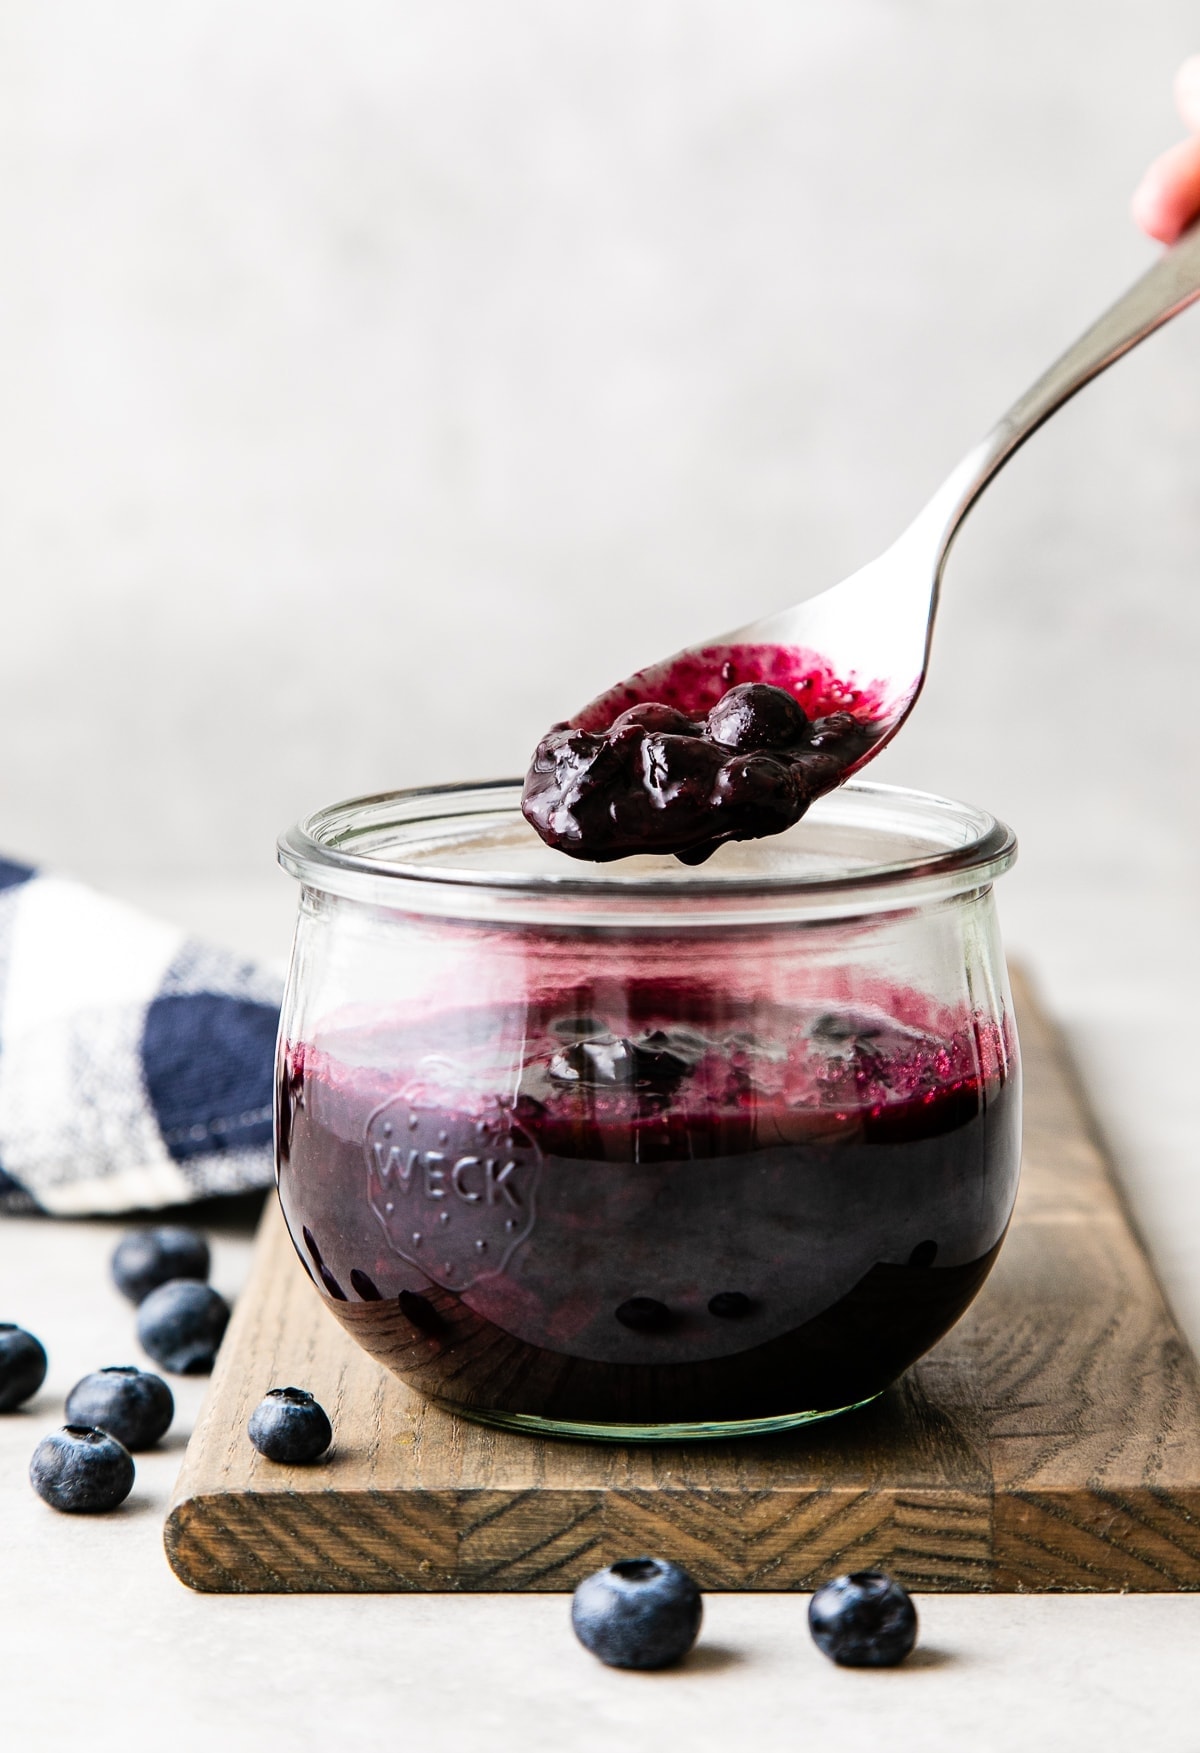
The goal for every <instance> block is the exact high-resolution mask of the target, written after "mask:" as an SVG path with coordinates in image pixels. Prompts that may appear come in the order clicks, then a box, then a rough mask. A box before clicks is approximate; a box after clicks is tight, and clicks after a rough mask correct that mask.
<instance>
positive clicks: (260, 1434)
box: [248, 1388, 333, 1466]
mask: <svg viewBox="0 0 1200 1753" xmlns="http://www.w3.org/2000/svg"><path fill="white" fill-rule="evenodd" d="M248 1429H249V1432H250V1441H251V1442H252V1443H253V1444H254V1446H255V1448H256V1449H257V1450H258V1452H259V1454H260V1455H265V1456H266V1457H267V1460H268V1461H280V1462H282V1463H284V1464H285V1465H293V1466H294V1465H296V1464H298V1463H303V1462H306V1461H315V1460H317V1459H318V1458H319V1456H321V1455H323V1454H324V1453H325V1451H326V1449H327V1448H328V1447H329V1445H330V1443H331V1442H332V1441H333V1426H332V1425H331V1424H330V1422H329V1418H328V1416H327V1415H326V1412H325V1408H324V1407H323V1406H321V1405H319V1404H318V1402H317V1401H316V1400H314V1399H313V1397H312V1395H311V1394H310V1393H308V1392H307V1390H306V1389H304V1388H272V1389H271V1390H270V1392H269V1393H268V1394H267V1396H266V1398H265V1399H264V1400H260V1401H259V1403H258V1405H257V1406H256V1407H255V1408H254V1411H253V1412H252V1413H251V1414H250V1423H249V1426H248Z"/></svg>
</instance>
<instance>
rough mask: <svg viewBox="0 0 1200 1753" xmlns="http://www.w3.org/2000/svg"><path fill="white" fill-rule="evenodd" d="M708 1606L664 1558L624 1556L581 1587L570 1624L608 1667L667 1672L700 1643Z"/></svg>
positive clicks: (685, 1576) (689, 1581)
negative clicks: (699, 1636)
mask: <svg viewBox="0 0 1200 1753" xmlns="http://www.w3.org/2000/svg"><path fill="white" fill-rule="evenodd" d="M703 1611H704V1608H703V1604H702V1602H701V1600H700V1590H699V1589H698V1588H697V1587H696V1585H695V1583H694V1582H693V1581H692V1579H691V1577H690V1576H689V1575H688V1573H687V1571H686V1570H681V1569H680V1568H679V1566H678V1565H677V1564H668V1563H667V1562H666V1561H665V1560H663V1559H661V1558H624V1559H622V1560H621V1561H620V1562H619V1563H618V1564H610V1565H609V1567H608V1569H607V1570H598V1571H597V1572H596V1573H595V1575H594V1576H590V1577H587V1578H586V1579H585V1580H584V1581H583V1582H581V1583H580V1585H579V1587H578V1588H577V1589H576V1591H575V1597H574V1599H573V1601H572V1602H571V1624H572V1626H573V1627H574V1630H575V1635H576V1637H577V1638H578V1639H579V1641H580V1643H581V1644H582V1645H583V1647H584V1649H587V1650H591V1652H592V1654H593V1655H594V1656H599V1658H600V1660H601V1661H602V1662H606V1663H607V1664H608V1666H609V1667H610V1668H669V1667H672V1666H673V1665H674V1664H675V1663H676V1662H681V1661H682V1660H683V1658H684V1656H686V1655H687V1653H688V1651H689V1650H690V1649H691V1647H692V1645H693V1644H694V1643H695V1641H696V1637H697V1634H698V1633H699V1630H700V1619H701V1615H702V1614H703Z"/></svg>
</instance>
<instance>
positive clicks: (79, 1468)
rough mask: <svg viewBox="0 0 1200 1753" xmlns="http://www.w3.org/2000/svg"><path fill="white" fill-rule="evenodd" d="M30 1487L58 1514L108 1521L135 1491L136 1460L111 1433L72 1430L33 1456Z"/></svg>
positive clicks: (47, 1439)
mask: <svg viewBox="0 0 1200 1753" xmlns="http://www.w3.org/2000/svg"><path fill="white" fill-rule="evenodd" d="M29 1482H30V1484H31V1485H32V1486H33V1489H34V1490H35V1491H36V1492H37V1494H38V1496H39V1497H40V1498H42V1499H43V1500H44V1501H45V1502H46V1503H48V1504H50V1505H51V1507H52V1508H53V1509H56V1510H65V1511H66V1512H67V1513H68V1514H69V1515H79V1516H94V1515H103V1513H104V1512H105V1511H106V1510H115V1509H116V1507H117V1505H118V1504H121V1503H124V1501H125V1499H126V1498H127V1497H128V1496H129V1493H130V1492H131V1491H132V1489H133V1457H132V1456H131V1455H130V1453H129V1450H128V1449H126V1448H124V1447H123V1446H122V1444H120V1443H119V1442H118V1441H117V1439H116V1437H114V1436H109V1434H108V1432H107V1431H103V1430H94V1429H93V1428H92V1427H91V1426H89V1425H86V1424H68V1425H64V1427H63V1429H62V1430H56V1431H55V1432H54V1433H53V1434H52V1435H51V1436H46V1437H43V1438H42V1440H41V1442H40V1443H39V1444H38V1446H37V1448H36V1449H35V1450H34V1451H33V1459H32V1461H30V1463H29Z"/></svg>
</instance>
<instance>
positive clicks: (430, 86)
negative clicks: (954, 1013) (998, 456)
mask: <svg viewBox="0 0 1200 1753" xmlns="http://www.w3.org/2000/svg"><path fill="white" fill-rule="evenodd" d="M1198 47H1200V17H1198V15H1197V10H1196V7H1195V6H1194V5H1191V4H1184V3H1183V0H1089V3H1088V4H1087V5H1084V4H1083V3H1082V0H1073V3H1069V0H1008V3H1007V4H1005V5H1004V6H996V5H990V4H989V5H985V4H983V3H982V0H836V4H834V3H832V0H830V3H827V4H825V5H815V4H809V5H807V6H804V5H797V4H795V3H794V0H737V4H736V5H734V4H728V3H726V4H716V3H713V0H603V4H600V3H599V0H586V3H577V0H505V3H504V4H502V5H497V4H495V0H430V3H428V4H415V3H413V0H402V3H398V0H388V3H387V4H383V3H369V0H341V3H340V4H339V5H338V6H336V7H330V6H316V5H311V4H302V3H298V0H278V3H277V0H238V3H237V4H227V3H223V0H207V3H204V4H201V3H198V0H172V4H171V5H169V6H163V5H161V4H158V3H157V0H155V3H151V0H122V4H120V5H104V4H101V5H96V4H94V3H93V0H86V3H85V0H40V3H39V4H38V5H36V6H33V5H28V4H26V5H21V4H15V3H13V0H6V3H5V4H2V5H0V236H2V237H3V239H4V248H3V251H2V252H0V581H2V582H0V591H2V592H3V598H2V600H3V617H4V618H3V624H2V625H3V631H2V635H0V749H2V750H3V761H2V763H0V850H2V851H7V852H9V853H10V854H17V855H24V856H27V857H29V858H32V859H35V860H39V861H41V860H45V861H50V862H54V863H56V864H59V865H61V866H64V867H66V868H69V869H71V870H74V871H76V872H79V873H81V874H83V875H85V876H87V877H90V878H91V879H93V880H94V881H96V882H98V883H101V884H103V885H104V886H106V887H108V888H110V889H113V890H116V891H117V892H120V893H123V894H126V895H129V896H131V897H133V898H135V899H139V900H144V901H147V902H150V903H152V904H154V905H156V906H158V907H159V908H160V910H163V911H168V912H173V913H175V914H176V916H178V917H181V918H183V919H184V921H185V922H187V923H192V924H195V925H197V926H199V927H201V928H204V929H209V930H212V931H216V932H219V933H222V934H224V935H226V936H228V937H230V938H231V939H232V940H234V941H238V942H241V943H243V944H244V945H245V947H247V948H255V949H259V950H261V951H263V952H264V953H271V954H282V953H284V952H285V950H286V942H287V932H288V919H289V913H290V905H291V897H290V895H289V894H288V892H287V888H288V885H287V884H286V882H285V881H284V879H283V878H282V877H278V876H277V875H276V874H275V873H274V872H273V869H272V843H273V838H274V835H275V833H276V831H277V830H278V829H279V828H280V827H281V826H283V825H285V824H286V823H287V822H288V821H290V820H291V819H293V818H294V817H295V816H296V815H298V814H299V813H300V812H302V811H303V810H305V809H306V808H308V807H310V806H313V805H315V804H318V803H321V802H326V801H329V800H331V799H332V798H334V797H337V796H342V795H346V794H348V793H352V792H357V791H365V790H370V789H374V788H378V787H384V786H388V785H394V784H407V783H415V782H419V781H421V780H426V779H441V778H455V777H466V776H470V775H475V774H479V773H481V772H484V773H489V774H491V773H496V772H501V771H515V770H517V769H518V768H519V767H520V766H521V765H522V764H523V761H524V758H525V756H526V754H527V752H528V749H529V747H530V745H531V743H532V741H533V740H534V738H535V736H536V734H537V733H538V732H539V730H540V729H541V728H543V727H544V725H545V724H546V723H547V722H548V721H550V720H551V719H553V718H555V717H557V716H559V715H560V714H562V713H563V712H565V711H567V710H569V709H570V708H571V707H572V706H573V705H574V704H575V703H577V702H578V701H580V700H582V699H585V698H587V697H588V696H589V695H590V694H591V693H593V692H595V691H596V690H597V689H598V688H599V687H600V686H602V685H603V684H604V683H606V682H607V681H609V680H611V679H612V678H613V677H615V676H617V675H619V674H621V673H623V672H624V671H625V670H627V669H629V668H631V667H633V666H634V665H635V664H637V663H638V662H640V661H642V660H644V659H646V658H648V657H651V656H654V655H657V654H659V653H661V652H663V651H666V650H668V649H671V648H673V647H675V646H676V645H678V644H679V643H681V642H682V641H684V640H686V639H688V638H690V637H692V636H698V635H702V634H705V633H708V632H711V631H715V630H717V629H719V628H722V627H724V626H727V625H730V624H731V623H734V622H736V621H738V620H740V619H743V618H744V617H746V616H747V615H748V614H750V613H753V612H755V611H757V610H767V609H770V608H772V607H775V606H779V605H783V604H785V603H787V602H789V601H791V600H793V599H794V598H795V597H797V596H799V595H802V594H805V593H806V592H807V591H808V590H809V589H811V588H813V587H814V586H817V585H820V584H824V583H827V582H831V581H833V580H834V579H836V578H838V577H840V576H841V575H842V574H843V573H844V572H846V571H848V570H851V569H852V568H853V567H854V566H856V565H858V564H859V563H861V562H862V561H863V560H865V559H867V558H869V557H870V556H871V555H872V554H874V553H875V552H876V551H877V550H879V549H880V548H881V547H883V546H884V545H886V543H887V542H888V541H890V540H891V538H892V537H893V535H894V534H896V533H897V532H898V530H899V529H900V527H901V526H902V525H903V523H904V522H905V521H906V520H907V518H908V517H909V516H910V515H911V514H912V513H913V512H914V511H915V509H916V508H917V507H918V505H919V504H920V502H921V501H922V499H923V497H924V495H925V494H926V493H927V492H928V491H929V490H931V489H932V487H933V486H934V485H936V483H937V482H938V480H939V479H940V478H941V475H942V474H943V473H944V472H945V470H946V469H947V468H948V467H949V466H950V465H951V464H952V463H953V462H954V461H955V460H956V458H957V456H958V455H959V453H960V452H961V451H962V450H964V449H965V448H966V446H967V445H968V444H969V443H971V442H972V441H973V440H974V439H975V438H976V437H977V436H978V435H979V434H980V432H981V431H982V430H983V428H984V427H985V426H987V425H988V424H989V423H990V421H991V420H992V419H993V418H994V417H995V416H996V415H997V414H998V413H999V412H1000V411H1001V410H1002V409H1003V407H1004V406H1006V405H1007V403H1008V402H1009V401H1010V400H1012V399H1013V398H1014V397H1015V396H1016V395H1017V393H1018V392H1019V391H1021V390H1022V389H1023V388H1024V387H1025V386H1026V384H1027V382H1028V381H1029V380H1030V379H1031V378H1032V377H1033V376H1034V375H1035V374H1036V373H1037V372H1038V371H1039V370H1040V369H1041V368H1042V366H1043V365H1044V364H1046V363H1047V362H1048V360H1049V358H1050V357H1051V356H1052V355H1053V354H1054V353H1055V352H1056V351H1057V350H1058V349H1059V347H1060V346H1061V345H1063V344H1065V343H1066V342H1067V341H1068V340H1070V339H1071V338H1072V337H1073V335H1074V334H1075V333H1076V332H1077V331H1078V330H1079V329H1080V328H1081V327H1082V326H1083V325H1084V324H1085V323H1086V322H1087V321H1089V320H1090V319H1091V318H1092V316H1094V315H1095V314H1096V313H1097V312H1098V310H1099V309H1100V307H1101V306H1102V305H1103V304H1105V303H1106V302H1107V301H1108V300H1109V299H1110V298H1111V297H1112V296H1113V295H1115V294H1116V293H1117V292H1119V291H1120V290H1121V289H1122V287H1123V286H1124V284H1125V283H1126V282H1127V281H1128V280H1129V279H1130V278H1132V276H1133V275H1134V274H1136V273H1137V272H1138V271H1139V270H1140V269H1141V268H1142V267H1143V266H1144V265H1145V264H1146V263H1148V262H1149V260H1150V259H1152V255H1153V248H1152V246H1150V245H1149V244H1147V243H1146V242H1144V241H1143V240H1141V239H1139V237H1138V236H1137V234H1136V233H1135V232H1134V230H1133V228H1132V226H1131V225H1130V223H1129V221H1128V218H1127V205H1128V198H1129V194H1130V191H1131V189H1132V187H1133V185H1134V183H1135V181H1136V180H1137V177H1138V175H1139V174H1140V171H1141V169H1142V166H1143V164H1144V162H1145V161H1146V160H1147V158H1148V157H1149V156H1150V155H1151V154H1152V153H1153V152H1154V151H1156V150H1158V149H1159V148H1161V147H1162V146H1164V145H1166V144H1167V143H1168V142H1169V141H1170V140H1172V139H1173V138H1175V137H1176V134H1177V131H1178V129H1177V124H1176V123H1175V121H1174V118H1173V115H1172V110H1171V104H1170V96H1169V78H1170V73H1171V70H1172V68H1173V67H1174V65H1175V63H1176V62H1177V61H1178V60H1179V59H1180V58H1182V56H1183V55H1184V54H1185V53H1187V52H1188V51H1189V50H1194V49H1196V48H1198ZM1198 572H1200V316H1196V315H1194V314H1193V316H1192V317H1191V318H1190V319H1189V318H1185V319H1183V320H1181V321H1180V322H1179V323H1178V324H1176V325H1175V326H1174V327H1173V328H1172V329H1171V330H1170V331H1169V332H1167V333H1166V334H1165V335H1163V336H1161V337H1159V338H1157V339H1156V340H1155V341H1154V342H1152V343H1151V344H1149V345H1148V346H1147V347H1146V348H1145V349H1143V350H1142V351H1141V352H1139V353H1138V354H1136V355H1134V356H1133V357H1132V358H1130V359H1129V360H1128V361H1126V362H1125V363H1123V364H1122V365H1121V366H1120V367H1119V369H1118V370H1117V371H1115V372H1114V373H1113V374H1112V375H1111V376H1110V377H1109V378H1108V379H1106V380H1104V381H1102V382H1101V383H1100V384H1098V385H1097V386H1095V387H1094V388H1093V389H1092V390H1090V391H1089V392H1088V393H1087V395H1086V396H1085V397H1083V398H1082V399H1080V401H1078V402H1077V403H1076V404H1075V405H1074V406H1073V407H1072V408H1070V409H1068V410H1067V411H1066V412H1065V413H1064V414H1063V415H1062V416H1060V418H1059V419H1058V420H1056V421H1055V423H1054V424H1053V426H1052V427H1051V428H1049V429H1047V430H1046V431H1045V432H1044V433H1043V434H1042V435H1040V436H1039V437H1038V438H1037V439H1036V440H1035V441H1034V442H1033V444H1032V445H1031V446H1030V447H1029V449H1028V450H1027V451H1026V452H1025V453H1024V454H1023V456H1022V457H1020V458H1019V459H1018V460H1017V462H1016V463H1015V464H1014V465H1013V466H1012V468H1011V469H1010V470H1009V471H1008V472H1007V473H1006V475H1005V476H1004V477H1002V479H1001V480H1000V481H999V482H998V483H997V484H996V486H995V487H994V488H993V489H992V490H991V492H990V493H989V495H988V497H987V499H986V500H985V502H984V503H983V504H982V505H981V507H980V508H979V510H978V511H977V512H976V513H975V515H974V516H973V518H972V520H971V523H970V524H969V526H968V528H967V531H966V532H965V534H964V536H963V538H962V540H961V543H960V545H959V547H958V549H957V550H956V552H955V555H954V558H953V561H952V563H951V568H950V573H949V579H948V589H947V593H946V599H945V606H944V613H943V616H942V620H941V625H940V627H939V632H938V639H937V645H936V654H935V665H934V669H933V673H932V676H931V679H930V683H929V687H928V690H927V692H926V695H925V697H924V700H923V702H922V704H921V707H920V709H919V711H918V714H917V716H916V717H915V718H914V719H913V720H912V722H911V724H910V726H909V727H908V728H907V729H906V731H905V733H904V735H903V737H902V738H901V739H900V741H899V742H898V744H897V745H896V746H895V749H894V751H893V752H892V753H890V754H889V755H887V756H886V757H885V758H884V760H883V762H881V766H880V774H881V777H888V776H890V777H892V778H894V779H897V780H903V781H907V782H912V783H917V784H922V785H926V786H929V787H931V788H935V789H941V790H947V791H950V792H952V793H959V794H962V795H964V796H967V797H969V798H971V799H973V800H976V801H978V802H981V803H985V804H987V805H989V806H990V807H992V808H994V809H996V810H997V811H998V812H1000V813H1002V814H1003V815H1005V816H1007V817H1008V818H1009V819H1010V820H1011V821H1012V822H1013V823H1014V824H1015V826H1016V827H1017V829H1018V831H1019V832H1020V834H1021V837H1022V841H1023V862H1022V864H1021V866H1020V868H1019V870H1018V872H1017V873H1016V874H1014V876H1013V877H1012V878H1010V879H1008V881H1007V884H1006V893H1005V896H1004V901H1005V913H1006V917H1007V920H1008V924H1009V936H1010V939H1011V940H1012V941H1013V942H1014V943H1015V944H1016V945H1017V947H1018V948H1020V949H1021V950H1022V951H1023V952H1024V953H1025V955H1026V957H1027V958H1028V959H1029V960H1031V961H1032V962H1033V964H1034V966H1035V968H1036V969H1037V970H1038V971H1039V973H1040V974H1041V977H1042V980H1043V983H1044V985H1045V986H1046V987H1047V989H1048V991H1049V993H1050V995H1051V998H1052V1000H1053V1002H1054V1003H1055V1004H1056V1005H1057V1007H1058V1009H1059V1011H1060V1013H1061V1014H1063V1015H1064V1016H1065V1017H1066V1018H1067V1020H1068V1022H1069V1023H1070V1024H1071V1025H1072V1027H1073V1029H1074V1032H1075V1035H1076V1039H1077V1042H1078V1043H1079V1045H1080V1049H1081V1051H1082V1053H1083V1055H1084V1059H1085V1064H1086V1067H1087V1070H1088V1074H1089V1076H1090V1078H1091V1080H1092V1082H1093V1085H1094V1087H1095V1089H1096V1091H1097V1095H1098V1099H1099V1100H1100V1101H1101V1104H1102V1106H1103V1107H1104V1109H1105V1113H1106V1117H1107V1118H1108V1120H1109V1124H1110V1127H1111V1129H1112V1130H1113V1132H1114V1134H1115V1136H1116V1138H1117V1142H1118V1145H1119V1147H1120V1149H1121V1153H1122V1161H1123V1164H1124V1166H1125V1168H1126V1172H1127V1174H1128V1176H1129V1179H1130V1182H1131V1185H1132V1186H1133V1187H1134V1189H1135V1199H1136V1200H1137V1202H1138V1204H1139V1209H1140V1211H1141V1213H1142V1216H1143V1221H1144V1222H1145V1223H1146V1225H1147V1227H1148V1228H1149V1229H1150V1230H1151V1232H1152V1234H1153V1235H1154V1237H1155V1239H1156V1241H1157V1243H1158V1246H1159V1250H1160V1255H1161V1256H1162V1258H1163V1259H1164V1261H1165V1263H1166V1265H1165V1269H1166V1270H1167V1271H1168V1275H1169V1274H1170V1270H1171V1261H1172V1258H1173V1252H1172V1250H1173V1248H1174V1245H1175V1244H1174V1240H1173V1237H1174V1235H1175V1234H1176V1233H1177V1231H1178V1228H1179V1225H1180V1223H1181V1222H1185V1221H1186V1222H1187V1223H1190V1224H1192V1226H1193V1227H1194V1226H1195V1224H1196V1223H1200V1192H1193V1191H1192V1183H1193V1180H1195V1179H1196V1176H1195V1169H1196V1166H1197V1164H1196V1149H1195V1145H1194V1143H1193V1138H1192V1125H1193V1122H1192V1117H1191V1114H1190V1112H1189V1111H1188V1106H1187V1101H1186V1089H1185V1084H1186V1081H1187V1077H1188V1075H1189V1074H1190V1070H1191V1068H1190V1065H1189V1063H1188V1060H1187V1054H1188V1053H1189V1052H1190V1051H1191V1048H1190V1042H1191V1040H1192V1038H1193V1036H1194V1033H1195V1005H1194V1000H1193V998H1192V989H1193V988H1194V987H1195V986H1196V985H1197V983H1198V976H1200V934H1198V932H1197V928H1196V919H1195V914H1196V901H1195V896H1196V887H1197V884H1196V878H1197V867H1198V864H1200V801H1198V800H1197V797H1196V789H1197V788H1196V783H1195V779H1194V774H1195V771H1196V762H1197V752H1198V740H1200V735H1198V731H1197V714H1196V711H1195V706H1194V695H1195V678H1196V677H1197V673H1198V670H1200V594H1198V593H1197V589H1196V578H1197V573H1198ZM1181 1043H1182V1047H1181V1045H1180V1044H1181ZM1181 1202H1182V1204H1181ZM1189 1202H1190V1203H1189ZM1175 1291H1176V1296H1177V1299H1178V1300H1180V1302H1181V1304H1183V1305H1186V1312H1188V1313H1189V1317H1190V1319H1191V1320H1192V1322H1193V1326H1194V1330H1196V1331H1198V1332H1200V1289H1197V1290H1196V1291H1195V1292H1194V1293H1193V1291H1192V1290H1191V1289H1190V1288H1189V1286H1188V1285H1187V1284H1184V1283H1183V1282H1182V1281H1180V1282H1179V1283H1177V1284H1176V1285H1175ZM1189 1299H1192V1300H1189Z"/></svg>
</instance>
